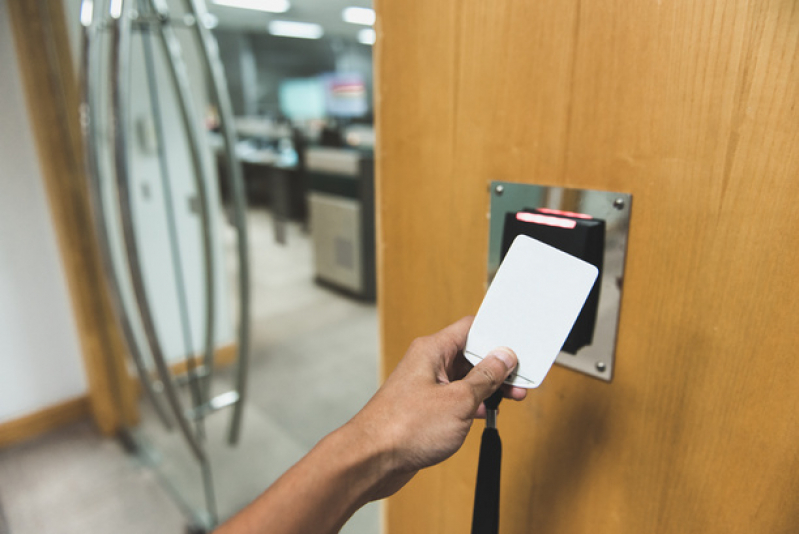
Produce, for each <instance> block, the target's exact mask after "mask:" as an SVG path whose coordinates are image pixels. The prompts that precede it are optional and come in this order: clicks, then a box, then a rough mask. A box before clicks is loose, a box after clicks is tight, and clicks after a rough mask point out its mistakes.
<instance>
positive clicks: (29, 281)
mask: <svg viewBox="0 0 799 534" xmlns="http://www.w3.org/2000/svg"><path fill="white" fill-rule="evenodd" d="M0 72H2V73H3V76H0V117H2V120H0V422H4V421H8V420H11V419H15V418H17V417H20V416H22V415H25V414H28V413H31V412H35V411H37V410H41V409H42V408H45V407H47V406H50V405H52V404H56V403H59V402H61V401H64V400H67V399H71V398H74V397H77V396H79V395H82V394H84V393H85V392H86V390H87V385H86V380H85V378H84V373H83V363H82V361H81V355H80V347H79V344H78V338H77V331H76V327H75V322H74V319H73V316H72V310H71V307H70V306H71V305H70V302H69V296H68V290H67V286H66V280H65V278H64V272H63V267H62V265H61V257H60V255H59V251H58V248H57V244H56V237H55V230H54V228H53V221H52V219H51V217H50V212H49V206H48V204H47V198H46V196H45V190H44V184H43V182H42V177H41V171H40V169H39V165H38V159H37V154H36V151H35V148H34V140H33V134H32V132H31V126H30V123H29V121H28V115H27V108H26V104H25V99H24V95H23V92H22V85H21V80H20V76H19V69H18V65H17V60H16V50H15V47H14V41H13V38H12V35H11V27H10V25H9V21H8V13H7V7H6V3H5V2H0Z"/></svg>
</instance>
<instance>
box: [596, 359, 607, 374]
mask: <svg viewBox="0 0 799 534" xmlns="http://www.w3.org/2000/svg"><path fill="white" fill-rule="evenodd" d="M607 368H608V366H607V365H605V362H596V370H597V371H599V372H600V373H604V372H605V370H606V369H607Z"/></svg>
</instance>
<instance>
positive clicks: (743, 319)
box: [375, 0, 799, 534]
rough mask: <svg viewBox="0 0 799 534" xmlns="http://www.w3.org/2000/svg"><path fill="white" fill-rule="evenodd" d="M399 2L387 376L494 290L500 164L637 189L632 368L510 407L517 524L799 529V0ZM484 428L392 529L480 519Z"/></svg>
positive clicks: (386, 0)
mask: <svg viewBox="0 0 799 534" xmlns="http://www.w3.org/2000/svg"><path fill="white" fill-rule="evenodd" d="M376 7H377V11H378V23H377V33H378V42H377V44H376V48H375V52H376V54H375V57H376V66H377V76H376V83H377V87H376V91H375V94H376V107H377V121H378V139H379V143H380V144H379V150H378V157H377V167H378V171H377V196H378V227H379V230H378V251H379V291H378V293H379V307H380V325H381V339H382V341H381V342H382V349H381V350H382V362H383V369H384V375H385V374H388V373H389V372H390V371H391V369H392V368H393V367H394V365H395V364H396V363H397V361H398V360H399V359H400V358H401V357H402V355H403V353H404V351H405V349H406V347H407V346H408V344H409V343H410V341H411V340H412V339H413V338H414V337H416V336H419V335H424V334H427V333H431V332H433V331H435V330H437V329H439V328H441V327H443V326H444V325H446V324H448V323H449V322H452V321H454V320H456V319H458V318H459V317H461V316H463V315H466V314H470V313H474V312H475V311H476V310H477V307H478V305H479V303H480V301H481V299H482V295H483V292H484V290H485V279H486V254H487V238H488V219H487V210H488V205H489V197H488V184H489V182H490V181H491V180H506V181H514V182H525V183H534V184H545V185H559V186H567V187H577V188H592V189H603V190H612V191H622V192H627V193H631V194H632V195H633V199H634V200H633V211H632V222H631V233H630V242H629V246H628V257H627V264H626V279H625V281H624V294H623V302H622V314H621V322H620V328H619V336H618V346H617V355H616V370H615V379H614V382H613V383H612V384H606V383H603V382H599V381H595V380H592V379H590V378H587V377H584V376H581V375H578V374H576V373H574V372H571V371H568V370H565V369H563V368H559V367H555V368H554V369H553V370H552V372H551V373H550V375H549V376H548V378H547V380H546V381H545V382H544V384H543V386H542V387H541V388H540V389H538V390H534V391H533V392H532V394H531V395H530V398H529V399H528V400H527V401H525V402H524V403H521V404H517V405H510V404H509V403H506V404H504V405H503V407H502V413H501V415H500V420H499V426H500V431H501V434H502V438H503V442H504V446H505V451H504V466H503V473H502V476H503V480H502V507H501V528H500V532H502V533H503V534H521V533H528V532H535V533H540V534H550V533H553V534H554V533H568V534H576V533H586V534H587V533H614V534H641V533H688V532H697V533H705V534H707V533H719V534H721V533H725V534H727V533H756V532H757V533H761V532H763V533H766V532H768V533H785V534H788V533H795V532H799V498H797V496H799V415H797V414H798V413H799V327H797V324H799V306H798V305H797V303H796V301H797V295H798V294H799V283H798V282H797V276H799V252H797V251H799V231H798V230H797V227H798V226H799V207H798V206H797V199H799V135H798V132H799V107H798V106H797V103H798V102H799V3H797V2H795V1H793V0H767V1H760V2H755V1H745V0H742V1H735V2H722V1H719V0H708V1H702V2H696V1H687V0H683V1H668V0H646V1H644V0H625V1H610V0H602V1H597V2H581V1H579V0H537V1H532V0H495V1H493V2H484V1H476V0H436V1H435V2H432V1H426V0H377V1H376ZM481 427H482V425H481V424H480V423H477V424H476V425H475V428H474V429H473V432H472V434H471V436H470V437H469V439H468V441H467V443H466V445H465V446H464V448H463V449H462V450H461V451H460V452H459V453H457V454H456V455H455V456H454V457H453V458H451V459H450V460H449V461H447V462H445V463H443V464H442V465H440V466H437V467H435V468H433V469H430V470H428V471H426V472H424V473H422V474H420V475H419V476H418V477H417V478H416V479H415V480H414V481H413V482H412V483H411V484H410V485H409V486H408V487H406V488H405V489H404V490H402V491H401V492H400V493H399V494H397V495H396V496H395V497H393V498H391V499H390V500H389V503H388V508H387V522H386V525H387V532H388V534H402V533H420V532H424V533H445V534H448V533H452V534H455V533H458V534H462V533H465V532H469V528H470V521H471V506H472V495H473V490H474V478H475V471H476V465H477V446H478V442H479V431H480V430H481Z"/></svg>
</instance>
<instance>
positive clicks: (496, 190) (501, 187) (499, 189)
mask: <svg viewBox="0 0 799 534" xmlns="http://www.w3.org/2000/svg"><path fill="white" fill-rule="evenodd" d="M504 192H505V186H504V185H498V186H496V187H495V188H494V193H496V194H497V196H502V193H504Z"/></svg>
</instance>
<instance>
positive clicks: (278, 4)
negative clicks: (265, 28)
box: [214, 0, 291, 13]
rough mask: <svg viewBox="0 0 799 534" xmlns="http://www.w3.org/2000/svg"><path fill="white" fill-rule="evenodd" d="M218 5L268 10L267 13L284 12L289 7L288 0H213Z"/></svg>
mask: <svg viewBox="0 0 799 534" xmlns="http://www.w3.org/2000/svg"><path fill="white" fill-rule="evenodd" d="M214 4H216V5H218V6H227V7H240V8H241V9H254V10H256V11H268V12H269V13H285V12H286V11H288V10H289V7H291V4H290V3H289V0H214Z"/></svg>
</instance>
